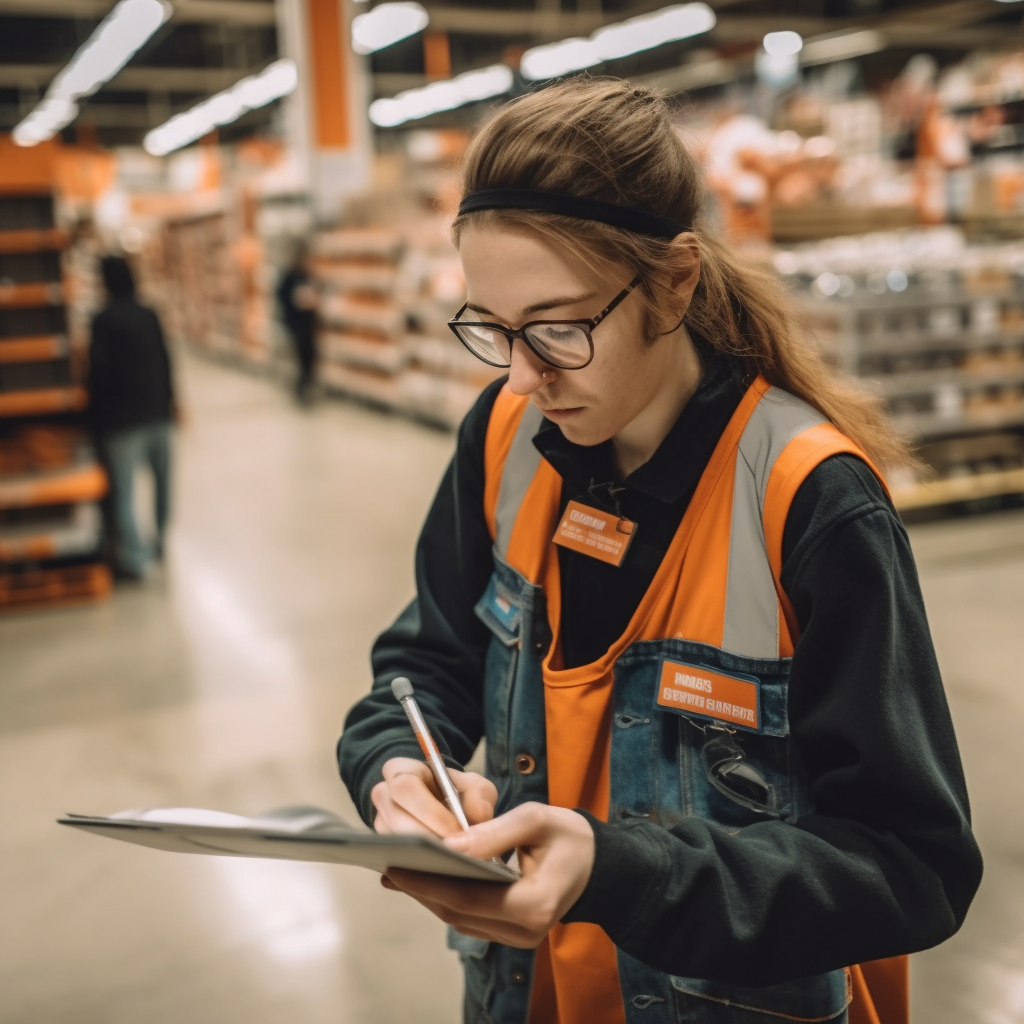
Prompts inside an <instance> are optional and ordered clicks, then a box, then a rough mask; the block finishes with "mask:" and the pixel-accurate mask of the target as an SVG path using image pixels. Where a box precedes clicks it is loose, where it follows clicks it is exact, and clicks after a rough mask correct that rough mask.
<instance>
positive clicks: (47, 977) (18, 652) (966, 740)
mask: <svg viewBox="0 0 1024 1024" xmlns="http://www.w3.org/2000/svg"><path fill="white" fill-rule="evenodd" d="M181 371H182V377H183V378H184V381H183V383H184V393H185V396H186V404H187V406H188V408H189V410H190V422H189V423H188V425H187V426H186V428H185V429H184V430H183V431H182V432H181V433H180V436H179V443H178V449H177V456H178V457H177V465H176V483H177V500H176V517H175V527H174V534H173V539H172V543H171V545H170V550H169V554H168V560H167V564H166V566H165V567H163V568H162V569H160V571H159V572H158V573H156V574H155V576H154V577H153V579H151V580H150V581H149V582H148V583H147V584H146V585H145V586H143V587H139V588H134V589H124V590H119V591H118V592H117V593H116V595H115V596H114V598H113V599H112V600H111V601H109V602H108V603H105V604H102V605H98V606H95V607H88V608H77V609H63V610H54V611H47V612H33V613H22V614H19V615H15V616H9V617H6V618H3V619H0V811H2V824H0V887H2V888H0V1022H3V1024H15V1022H17V1024H127V1022H133V1024H134V1022H138V1021H146V1022H147V1024H164V1022H172V1021H173V1022H180V1021H188V1022H190V1024H214V1022H216V1024H223V1022H225V1021H243V1020H244V1021H247V1022H250V1024H270V1022H279V1021H302V1022H303V1024H319V1022H325V1024H326V1022H332V1024H348V1022H353V1024H356V1022H358V1024H392V1022H394V1024H406V1022H408V1021H411V1020H416V1021H417V1022H418V1024H442V1022H454V1021H456V1020H457V1019H458V1015H459V1014H458V1007H459V1003H460V981H459V972H458V968H457V965H456V963H455V962H454V960H453V959H452V955H451V954H449V953H448V952H447V951H446V950H445V949H444V947H443V934H442V928H441V926H440V925H439V924H438V923H437V922H435V921H434V920H433V919H432V918H431V917H430V916H429V915H428V914H427V913H426V912H425V911H423V910H421V909H420V908H419V907H418V906H417V905H415V904H413V903H411V902H410V901H407V900H406V899H405V898H404V897H402V896H400V895H396V894H393V893H389V892H386V891H384V890H382V889H381V888H379V886H378V884H377V881H376V877H375V876H373V875H372V874H370V873H368V872H364V871H361V870H359V869H356V868H329V867H326V866H319V865H303V864H288V863H282V862H267V861H255V860H252V861H246V860H233V859H227V858H213V857H210V858H206V857H182V856H174V855H170V854H164V853H158V852H154V851H149V850H142V849H138V848H134V847H130V846H126V845H121V844H116V843H111V842H107V841H105V840H101V839H97V838H95V837H92V836H88V835H83V834H78V833H73V832H69V831H67V830H64V829H61V828H58V827H57V826H56V825H55V824H54V818H55V817H57V816H58V815H59V814H60V813H62V812H64V811H77V812H85V813H109V812H112V811H115V810H118V809H121V808H127V807H145V806H182V805H185V806H207V807H216V808H220V809H223V810H231V811H236V812H239V813H257V812H259V811H262V810H266V809H268V808H271V807H274V806H280V805H282V804H288V803H300V802H301V803H313V804H320V805H323V806H325V807H330V808H333V809H335V810H337V811H339V812H340V813H341V814H342V815H351V816H353V817H354V814H353V812H352V811H351V806H350V804H349V802H348V799H347V797H346V795H345V793H344V791H343V789H342V787H341V784H340V783H339V782H338V780H337V775H336V770H335V766H334V760H333V747H334V742H335V740H336V738H337V734H338V731H339V728H340V723H341V721H342V718H343V716H344V713H345V710H346V708H347V707H348V706H349V704H350V703H351V702H352V701H353V700H354V699H355V698H356V697H357V696H358V695H359V694H360V693H362V692H363V691H364V689H365V688H366V687H367V685H368V661H367V650H368V647H369V645H370V643H371V641H372V638H373V636H374V634H375V632H376V631H377V630H378V629H379V628H380V627H381V626H382V625H383V624H385V623H387V622H388V620H389V619H390V618H391V617H392V615H393V614H394V613H395V612H396V611H397V610H398V609H399V608H400V606H401V605H402V604H403V602H405V601H406V600H407V599H408V597H409V596H410V594H411V591H412V572H411V552H412V546H413V543H414V539H415V535H416V532H417V529H418V524H419V522H420V520H421V518H422V516H423V513H424V511H425V509H426V507H427V504H428V502H429V500H430V496H431V494H432V491H433V488H434V486H435V484H436V481H437V479H438V477H439V475H440V473H441V471H442V469H443V466H444V464H445V462H446V460H447V458H448V456H449V453H450V449H451V445H452V438H451V437H450V436H448V435H444V434H440V433H435V432H432V431H430V430H427V429H424V428H422V427H418V426H415V425H412V424H409V423H405V422H403V421H401V420H397V419H392V418H388V417H385V416H381V415H378V414H376V413H373V412H369V411H366V410H363V409H359V408H354V407H350V406H346V405H342V404H338V403H327V404H323V405H320V406H318V407H315V408H313V409H311V410H307V411H301V410H298V409H296V408H295V407H294V406H293V405H292V403H291V402H290V401H289V400H288V397H287V396H286V395H285V394H283V393H282V392H281V391H280V390H279V389H278V388H277V387H275V386H274V385H272V384H270V383H269V382H266V381H263V380H259V379H255V378H251V377H248V376H245V375H244V374H240V373H238V372H236V371H232V370H229V369H225V368H222V367H218V366H214V365H211V364H209V363H204V362H196V361H194V360H189V359H186V360H182V361H181ZM912 536H913V541H914V546H915V550H916V551H917V555H918V558H919V563H920V567H921V575H922V580H923V584H924V590H925V596H926V599H927V602H928V607H929V612H930V615H931V621H932V626H933V630H934V633H935V639H936V644H937V646H938V650H939V656H940V660H941V663H942V666H943V670H944V674H945V679H946V683H947V687H948V690H949V696H950V701H951V704H952V707H953V713H954V717H955V719H956V724H957V729H958V732H959V736H960V741H961V744H962V750H963V755H964V760H965V762H966V766H967V772H968V776H969V781H970V784H971V790H972V795H973V802H974V809H975V817H976V823H977V828H978V833H979V836H980V839H981V842H982V844H983V847H984V849H985V852H986V855H987V875H986V879H985V883H984V886H983V888H982V890H981V893H980V894H979V896H978V900H977V902H976V904H975V907H974V909H973V911H972V914H971V916H970V917H969V919H968V922H967V925H966V926H965V928H964V929H963V931H962V933H961V934H960V935H958V936H957V937H956V938H954V939H953V940H952V941H950V942H949V943H947V944H946V945H945V946H943V947H941V948H939V949H937V950H934V951H931V952H929V953H927V954H923V955H921V956H919V957H916V958H915V961H914V973H913V977H914V1000H915V1012H914V1022H915V1024H974V1022H978V1024H1019V1022H1022V1021H1024V800H1022V798H1021V792H1022V784H1021V768H1020V757H1019V752H1020V748H1021V741H1020V733H1021V723H1022V722H1024V685H1022V682H1024V679H1022V672H1021V668H1020V666H1021V663H1022V662H1024V513H1021V512H1017V513H1003V514H999V515H992V516H987V517H979V518H976V519H972V520H960V521H956V522H948V523H939V524H931V525H928V526H922V527H918V528H915V529H914V530H913V531H912Z"/></svg>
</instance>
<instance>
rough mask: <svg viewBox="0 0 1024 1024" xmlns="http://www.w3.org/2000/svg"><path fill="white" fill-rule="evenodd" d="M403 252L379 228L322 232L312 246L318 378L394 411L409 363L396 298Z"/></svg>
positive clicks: (391, 233) (390, 233)
mask: <svg viewBox="0 0 1024 1024" xmlns="http://www.w3.org/2000/svg"><path fill="white" fill-rule="evenodd" d="M402 248H403V247H402V239H401V236H400V235H399V233H398V232H397V231H396V230H393V229H391V228H385V227H379V228H348V229H338V230H333V231H322V232H320V233H319V234H317V236H316V238H315V239H314V242H313V259H314V263H315V274H316V278H317V281H318V284H319V290H320V301H319V309H318V319H319V331H318V338H317V343H318V348H319V375H320V380H321V381H322V383H323V384H324V386H325V387H327V388H328V389H331V390H337V391H340V392H342V393H344V394H348V395H353V396H355V397H358V398H363V399H365V400H367V401H370V402H373V403H375V404H377V405H382V406H385V407H387V408H390V409H395V408H400V407H401V404H402V388H401V376H402V373H403V371H404V369H405V367H406V363H407V361H408V358H407V357H408V353H407V350H406V347H405V345H404V344H403V339H402V335H403V333H404V329H405V317H404V316H403V313H402V310H401V308H400V307H399V305H398V303H397V301H396V298H395V291H396V285H397V282H398V264H399V260H400V258H401V254H402Z"/></svg>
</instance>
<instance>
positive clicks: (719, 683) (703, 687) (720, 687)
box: [658, 661, 760, 729]
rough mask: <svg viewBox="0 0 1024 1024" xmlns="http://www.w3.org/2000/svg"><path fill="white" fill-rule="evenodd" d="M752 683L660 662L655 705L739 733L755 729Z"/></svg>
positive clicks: (755, 689) (677, 663)
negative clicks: (732, 727)
mask: <svg viewBox="0 0 1024 1024" xmlns="http://www.w3.org/2000/svg"><path fill="white" fill-rule="evenodd" d="M758 687H759V683H758V681H757V680H756V679H753V678H749V679H744V678H742V677H740V676H726V675H722V673H721V672H712V671H711V669H709V668H704V666H702V665H687V664H686V663H685V662H681V661H663V662H662V663H661V678H660V679H659V681H658V703H659V704H660V705H661V706H662V707H663V708H671V709H672V710H673V711H684V712H685V713H686V714H688V715H698V716H699V717H701V718H712V719H714V720H715V721H717V722H725V723H727V724H728V725H738V726H740V728H743V729H758V728H759V727H760V715H759V714H758V699H757V698H758Z"/></svg>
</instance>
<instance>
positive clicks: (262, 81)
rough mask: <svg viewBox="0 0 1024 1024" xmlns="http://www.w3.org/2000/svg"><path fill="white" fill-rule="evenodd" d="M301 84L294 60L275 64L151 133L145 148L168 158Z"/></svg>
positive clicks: (147, 136) (144, 140)
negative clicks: (221, 126)
mask: <svg viewBox="0 0 1024 1024" xmlns="http://www.w3.org/2000/svg"><path fill="white" fill-rule="evenodd" d="M298 82H299V75H298V71H297V70H296V67H295V62H294V61H293V60H288V59H287V58H286V59H284V60H278V61H274V63H273V64H271V65H270V66H269V67H266V68H264V69H263V71H261V72H260V73H259V74H258V75H250V76H249V77H248V78H243V79H242V80H241V81H240V82H237V83H236V84H235V85H233V86H232V87H231V88H230V89H225V90H224V91H223V92H219V93H217V94H216V95H215V96H211V97H210V98H209V99H206V100H203V102H202V103H198V104H196V106H194V107H192V108H191V109H189V110H186V111H184V112H183V113H181V114H176V115H175V116H174V117H172V118H171V119H170V120H169V121H167V122H165V123H164V124H162V125H160V127H159V128H154V129H153V130H152V131H151V132H148V133H147V135H146V137H145V138H144V139H143V140H142V145H143V148H144V149H145V150H146V152H147V153H149V154H150V155H152V156H166V155H167V154H168V153H173V152H174V150H176V149H181V147H182V146H187V145H188V144H189V143H190V142H195V141H196V140H197V139H201V138H202V137H203V136H204V135H208V134H209V133H210V132H212V131H213V129H214V128H217V127H218V126H220V125H224V124H230V123H231V122H232V121H237V120H238V118H240V117H241V116H242V115H243V114H244V113H246V112H248V111H250V110H255V109H256V108H257V107H263V106H266V104H268V103H270V102H271V101H272V100H276V99H280V98H281V97H282V96H287V95H288V94H289V93H290V92H292V91H293V90H294V89H295V87H296V85H298Z"/></svg>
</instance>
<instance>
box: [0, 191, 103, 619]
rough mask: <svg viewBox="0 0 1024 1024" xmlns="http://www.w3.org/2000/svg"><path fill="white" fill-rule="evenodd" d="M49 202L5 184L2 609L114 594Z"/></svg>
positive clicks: (0, 199) (61, 241)
mask: <svg viewBox="0 0 1024 1024" xmlns="http://www.w3.org/2000/svg"><path fill="white" fill-rule="evenodd" d="M68 243H69V240H68V236H67V234H66V233H65V232H64V231H62V230H61V229H60V228H58V227H57V226H56V224H55V216H54V198H53V195H52V193H51V192H50V191H48V190H46V189H44V188H43V187H42V186H41V185H36V186H35V187H26V186H24V185H21V186H20V187H14V188H2V189H0V612H2V611H9V610H13V609H18V608H26V607H39V606H52V605H55V604H67V603H70V602H80V601H86V600H95V599H97V598H100V597H103V596H105V595H106V594H107V593H108V592H109V591H110V585H111V581H110V573H109V571H108V569H107V567H106V565H105V564H104V563H103V560H102V557H101V546H102V536H103V530H102V517H101V515H100V507H99V502H100V501H101V499H102V498H103V496H104V495H105V493H106V488H107V481H106V476H105V474H104V473H103V470H102V469H101V468H100V466H99V464H98V462H97V460H96V457H95V453H94V451H93V448H92V445H91V444H90V442H89V437H88V433H87V431H86V430H85V427H84V424H83V422H82V412H83V411H84V410H85V408H86V405H87V395H86V391H85V388H84V387H83V386H82V379H81V375H82V370H83V368H84V359H83V358H81V356H82V353H80V352H76V351H75V349H74V346H73V345H72V344H71V342H70V341H69V338H68V331H67V310H66V305H65V304H66V296H67V289H66V287H65V279H64V270H63V253H64V250H65V249H66V248H67V246H68Z"/></svg>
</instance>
